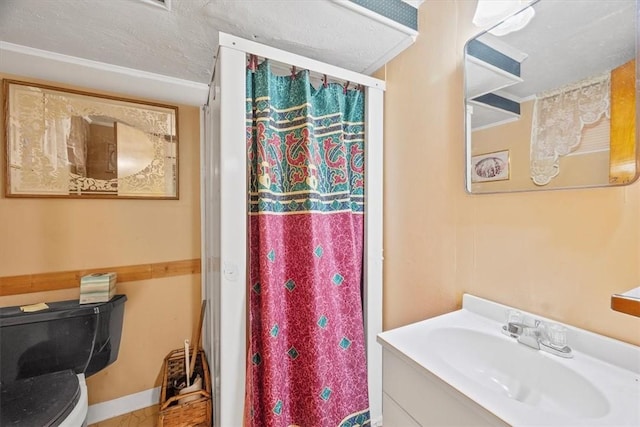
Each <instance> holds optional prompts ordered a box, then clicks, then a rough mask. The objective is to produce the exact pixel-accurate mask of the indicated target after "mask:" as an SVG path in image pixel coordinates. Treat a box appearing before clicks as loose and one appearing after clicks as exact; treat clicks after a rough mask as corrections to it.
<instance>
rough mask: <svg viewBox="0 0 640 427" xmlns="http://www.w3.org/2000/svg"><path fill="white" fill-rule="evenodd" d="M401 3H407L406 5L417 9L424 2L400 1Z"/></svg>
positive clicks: (420, 0)
mask: <svg viewBox="0 0 640 427" xmlns="http://www.w3.org/2000/svg"><path fill="white" fill-rule="evenodd" d="M402 1H403V2H405V3H407V4H408V5H411V6H413V7H414V8H416V9H419V8H420V5H421V4H422V3H423V2H424V0H402Z"/></svg>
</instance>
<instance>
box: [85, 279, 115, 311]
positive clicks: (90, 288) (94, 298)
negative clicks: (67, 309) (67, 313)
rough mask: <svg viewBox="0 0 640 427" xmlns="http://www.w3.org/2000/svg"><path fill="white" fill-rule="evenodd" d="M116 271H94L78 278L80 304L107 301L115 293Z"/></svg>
mask: <svg viewBox="0 0 640 427" xmlns="http://www.w3.org/2000/svg"><path fill="white" fill-rule="evenodd" d="M117 278H118V276H117V274H116V273H94V274H89V275H88V276H83V277H82V278H81V279H80V304H94V303H97V302H107V301H109V300H110V299H111V298H112V297H113V296H114V295H115V294H116V280H117Z"/></svg>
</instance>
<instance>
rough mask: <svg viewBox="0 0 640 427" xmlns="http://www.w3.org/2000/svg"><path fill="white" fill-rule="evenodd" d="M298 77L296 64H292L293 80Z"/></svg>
mask: <svg viewBox="0 0 640 427" xmlns="http://www.w3.org/2000/svg"><path fill="white" fill-rule="evenodd" d="M295 79H296V66H295V65H292V66H291V80H295Z"/></svg>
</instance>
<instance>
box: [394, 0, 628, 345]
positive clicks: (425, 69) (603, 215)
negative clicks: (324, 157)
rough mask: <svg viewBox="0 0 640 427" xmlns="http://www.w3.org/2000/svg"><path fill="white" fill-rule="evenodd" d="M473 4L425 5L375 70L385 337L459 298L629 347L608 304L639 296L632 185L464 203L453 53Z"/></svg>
mask: <svg viewBox="0 0 640 427" xmlns="http://www.w3.org/2000/svg"><path fill="white" fill-rule="evenodd" d="M474 8H475V2H473V1H466V0H460V1H427V2H424V3H423V5H422V6H421V8H420V17H419V19H420V23H419V27H420V29H421V32H420V36H419V37H418V40H417V42H416V43H415V45H413V46H412V47H411V48H409V49H408V50H407V51H405V52H404V53H402V54H401V55H400V56H399V57H397V58H396V59H395V60H393V61H392V62H391V63H390V64H388V65H387V67H386V78H387V92H386V94H385V151H384V156H385V180H384V185H385V188H384V191H385V194H384V197H385V202H384V203H385V210H384V215H385V223H384V241H385V262H384V325H385V328H386V329H389V328H393V327H397V326H400V325H403V324H407V323H410V322H413V321H417V320H420V319H424V318H427V317H431V316H435V315H438V314H442V313H445V312H448V311H451V310H454V309H456V308H457V307H459V306H460V303H461V296H462V294H463V293H464V292H468V293H471V294H474V295H477V296H480V297H484V298H488V299H491V300H494V301H498V302H501V303H505V304H508V305H513V306H516V307H520V308H521V309H524V310H529V311H533V312H536V313H540V314H542V315H545V316H547V317H550V318H553V319H557V320H559V321H563V322H566V323H570V324H573V325H576V326H578V327H582V328H585V329H588V330H591V331H595V332H597V333H601V334H604V335H608V336H611V337H614V338H618V339H621V340H625V341H628V342H632V343H635V344H640V319H638V318H635V317H632V316H629V315H625V314H622V313H618V312H614V311H612V310H611V309H610V308H609V306H610V297H611V294H612V293H615V292H623V291H626V290H628V289H631V288H634V287H637V286H639V285H640V183H635V184H633V185H631V186H628V187H620V188H597V189H584V190H563V191H544V192H534V193H531V192H527V193H512V194H495V195H468V194H466V193H465V191H464V113H463V112H464V108H463V92H462V88H463V80H462V68H461V64H462V51H463V47H464V43H465V42H466V41H467V39H468V38H469V37H471V36H473V35H475V33H477V32H478V31H477V29H476V28H475V27H473V26H472V24H471V19H472V17H473V13H474Z"/></svg>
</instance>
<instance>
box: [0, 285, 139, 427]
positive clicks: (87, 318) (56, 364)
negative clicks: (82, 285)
mask: <svg viewBox="0 0 640 427" xmlns="http://www.w3.org/2000/svg"><path fill="white" fill-rule="evenodd" d="M126 300H127V297H126V296H125V295H116V296H114V297H113V298H112V299H111V300H110V301H109V302H104V303H97V304H82V305H80V304H79V303H78V300H71V301H59V302H52V303H47V305H48V306H49V308H48V309H45V310H42V311H37V312H33V313H23V312H22V310H20V307H17V306H16V307H4V308H0V408H1V409H0V426H3V427H5V426H6V427H9V426H29V427H30V426H43V427H44V426H52V427H53V426H72V427H79V426H86V423H87V422H86V419H87V409H88V398H87V386H86V383H85V378H86V377H89V376H91V375H93V374H95V373H96V372H99V371H100V370H102V369H104V368H105V367H107V366H109V365H110V364H111V363H113V362H114V361H115V360H116V359H117V357H118V350H119V349H120V337H121V335H122V322H123V316H124V303H125V301H126Z"/></svg>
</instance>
